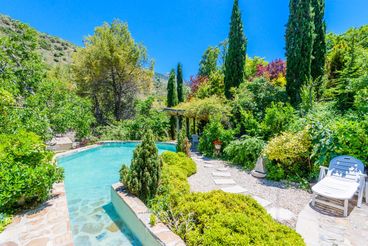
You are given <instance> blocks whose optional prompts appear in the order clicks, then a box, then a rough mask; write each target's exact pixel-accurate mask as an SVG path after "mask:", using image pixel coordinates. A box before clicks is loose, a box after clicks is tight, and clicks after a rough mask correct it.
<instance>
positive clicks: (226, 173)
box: [212, 172, 231, 177]
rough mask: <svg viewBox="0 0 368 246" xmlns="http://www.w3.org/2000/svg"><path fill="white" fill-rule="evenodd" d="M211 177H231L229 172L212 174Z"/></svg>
mask: <svg viewBox="0 0 368 246" xmlns="http://www.w3.org/2000/svg"><path fill="white" fill-rule="evenodd" d="M212 175H213V176H216V177H231V174H230V173H229V172H212Z"/></svg>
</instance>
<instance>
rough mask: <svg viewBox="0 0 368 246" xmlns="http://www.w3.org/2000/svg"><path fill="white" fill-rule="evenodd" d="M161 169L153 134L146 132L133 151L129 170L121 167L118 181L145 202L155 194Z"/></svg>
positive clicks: (124, 166)
mask: <svg viewBox="0 0 368 246" xmlns="http://www.w3.org/2000/svg"><path fill="white" fill-rule="evenodd" d="M161 168H162V162H161V159H160V157H159V156H158V150H157V147H156V144H155V140H154V136H153V133H152V131H151V130H147V132H146V133H145V134H144V136H143V140H142V143H141V144H139V145H138V146H137V148H136V149H135V150H134V154H133V159H132V162H131V165H130V168H128V167H127V166H126V165H123V166H122V168H121V169H120V180H121V181H122V183H123V184H124V185H125V186H126V188H127V189H128V190H129V192H131V193H132V194H133V195H136V196H138V197H139V198H140V199H141V200H142V201H144V202H147V201H148V200H149V199H151V198H153V197H154V195H155V194H156V192H157V188H158V184H159V182H160V178H161Z"/></svg>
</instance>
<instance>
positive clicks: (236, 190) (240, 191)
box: [221, 185, 248, 193]
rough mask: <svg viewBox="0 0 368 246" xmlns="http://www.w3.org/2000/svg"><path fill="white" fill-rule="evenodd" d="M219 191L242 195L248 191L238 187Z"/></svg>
mask: <svg viewBox="0 0 368 246" xmlns="http://www.w3.org/2000/svg"><path fill="white" fill-rule="evenodd" d="M221 190H223V191H225V192H229V193H244V192H247V191H248V190H247V189H245V188H243V187H241V186H239V185H235V186H230V187H226V188H222V189H221Z"/></svg>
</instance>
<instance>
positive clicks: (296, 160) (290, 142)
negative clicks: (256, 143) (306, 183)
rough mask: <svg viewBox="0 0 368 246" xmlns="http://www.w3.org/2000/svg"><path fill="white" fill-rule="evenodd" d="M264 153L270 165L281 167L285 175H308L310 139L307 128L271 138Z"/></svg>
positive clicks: (309, 168)
mask: <svg viewBox="0 0 368 246" xmlns="http://www.w3.org/2000/svg"><path fill="white" fill-rule="evenodd" d="M264 153H265V155H266V157H267V159H268V160H270V161H271V162H272V165H275V166H278V167H280V168H282V169H283V172H284V175H285V177H290V176H294V175H296V176H300V177H308V176H309V174H310V172H311V171H312V166H311V161H310V155H311V139H310V136H309V134H308V130H307V129H305V130H303V131H300V132H297V133H292V132H284V133H282V134H281V135H279V136H277V137H275V138H273V139H271V140H270V142H269V143H268V144H267V146H266V147H265V149H264ZM269 171H270V170H269ZM271 174H272V173H271Z"/></svg>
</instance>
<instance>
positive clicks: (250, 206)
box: [172, 191, 304, 245]
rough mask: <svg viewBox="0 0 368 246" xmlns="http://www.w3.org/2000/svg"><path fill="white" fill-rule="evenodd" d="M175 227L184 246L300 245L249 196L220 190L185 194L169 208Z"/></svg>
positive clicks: (299, 242)
mask: <svg viewBox="0 0 368 246" xmlns="http://www.w3.org/2000/svg"><path fill="white" fill-rule="evenodd" d="M172 214H173V217H174V218H175V217H176V218H177V220H178V222H177V223H178V224H179V225H178V226H177V228H175V231H176V233H178V234H179V235H180V236H181V237H182V238H184V240H185V242H186V244H187V245H249V244H266V245H277V244H283V245H304V242H303V239H302V238H301V237H300V235H298V234H297V233H296V232H295V231H293V230H292V229H290V228H288V227H287V226H285V225H280V224H279V223H277V222H275V221H274V220H273V219H272V218H271V216H270V215H268V214H267V212H266V211H265V209H264V208H263V207H262V206H261V205H259V204H258V203H257V202H256V201H255V200H254V199H252V198H251V197H250V196H244V195H239V194H229V193H225V192H222V191H212V192H207V193H189V194H186V195H184V196H182V197H180V199H179V201H178V202H177V206H176V207H174V208H173V212H172Z"/></svg>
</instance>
